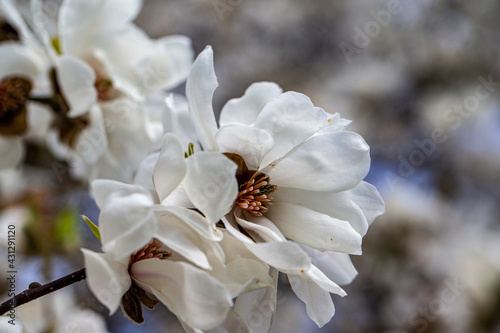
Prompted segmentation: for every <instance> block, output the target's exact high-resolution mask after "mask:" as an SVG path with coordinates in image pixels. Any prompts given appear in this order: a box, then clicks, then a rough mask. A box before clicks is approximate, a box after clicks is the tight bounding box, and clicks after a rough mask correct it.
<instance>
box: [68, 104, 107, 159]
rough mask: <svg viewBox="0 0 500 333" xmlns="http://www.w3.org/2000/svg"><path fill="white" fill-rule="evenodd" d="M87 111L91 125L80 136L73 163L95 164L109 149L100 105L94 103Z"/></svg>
mask: <svg viewBox="0 0 500 333" xmlns="http://www.w3.org/2000/svg"><path fill="white" fill-rule="evenodd" d="M87 111H89V113H88V114H89V116H90V125H89V126H87V127H86V128H85V129H84V130H83V131H82V132H81V133H80V135H79V136H78V139H77V141H76V145H75V154H74V155H75V157H74V159H75V160H74V161H73V163H75V162H76V163H78V162H83V163H85V164H94V163H96V162H97V160H98V159H99V158H100V157H102V155H104V154H105V152H106V151H107V150H108V138H107V133H106V128H105V127H104V119H103V114H102V112H101V108H100V106H99V105H97V104H94V105H92V106H91V107H90V109H88V110H87ZM108 151H109V150H108Z"/></svg>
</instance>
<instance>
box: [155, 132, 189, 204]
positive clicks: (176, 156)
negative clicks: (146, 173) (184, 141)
mask: <svg viewBox="0 0 500 333" xmlns="http://www.w3.org/2000/svg"><path fill="white" fill-rule="evenodd" d="M186 171H187V166H186V159H185V158H184V150H183V148H182V145H181V142H180V141H179V139H178V138H177V137H176V136H175V135H174V134H171V133H167V134H165V136H164V138H163V146H162V147H161V152H160V156H159V157H158V162H156V165H155V168H154V172H153V181H154V185H155V188H156V191H157V192H158V197H159V198H160V201H163V199H165V198H166V197H167V196H168V195H169V194H170V193H171V192H172V191H173V190H174V189H175V188H176V187H177V186H179V184H180V183H181V182H182V179H184V176H185V175H186Z"/></svg>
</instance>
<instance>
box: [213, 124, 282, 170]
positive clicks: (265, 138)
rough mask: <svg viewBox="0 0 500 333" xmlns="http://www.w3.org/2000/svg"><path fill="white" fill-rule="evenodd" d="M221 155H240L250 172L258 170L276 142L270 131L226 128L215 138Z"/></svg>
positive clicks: (234, 127) (234, 126)
mask: <svg viewBox="0 0 500 333" xmlns="http://www.w3.org/2000/svg"><path fill="white" fill-rule="evenodd" d="M215 139H216V140H217V144H218V145H219V149H220V152H221V153H226V152H228V153H234V154H238V155H240V156H241V157H243V159H244V160H245V163H246V165H247V167H248V168H249V169H250V170H257V169H258V168H259V165H260V162H261V161H262V159H263V158H264V156H265V155H266V154H267V153H268V152H269V151H270V150H271V149H272V147H273V145H274V140H273V137H272V136H271V134H269V132H268V131H266V130H263V129H259V128H256V127H250V126H244V125H229V126H224V127H222V128H221V129H219V131H218V132H217V135H216V137H215Z"/></svg>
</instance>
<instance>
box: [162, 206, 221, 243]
mask: <svg viewBox="0 0 500 333" xmlns="http://www.w3.org/2000/svg"><path fill="white" fill-rule="evenodd" d="M165 212H168V213H169V214H173V215H175V216H177V218H179V219H180V220H182V221H183V222H184V224H186V225H187V226H189V227H190V228H191V229H192V230H193V231H195V232H196V233H197V234H198V235H200V236H201V237H203V238H206V239H209V240H212V241H215V242H218V241H220V240H221V239H222V237H223V235H222V232H221V231H219V230H218V229H217V228H215V227H214V226H212V225H211V224H210V222H209V221H208V220H207V219H206V218H205V217H203V216H202V215H201V214H200V213H198V212H196V211H194V210H192V209H188V208H184V207H167V208H165Z"/></svg>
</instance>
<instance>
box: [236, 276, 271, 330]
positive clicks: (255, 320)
mask: <svg viewBox="0 0 500 333" xmlns="http://www.w3.org/2000/svg"><path fill="white" fill-rule="evenodd" d="M269 274H270V275H271V278H272V280H273V285H272V287H269V288H265V289H260V290H255V291H252V292H250V293H247V294H243V295H240V296H238V298H236V301H235V304H234V309H235V311H236V312H237V313H238V314H239V315H240V316H241V317H242V318H243V319H244V320H245V322H246V323H247V325H248V326H249V328H250V329H251V332H252V333H268V332H269V330H270V329H271V325H272V323H273V319H274V314H275V310H276V302H277V297H276V296H277V293H276V289H277V283H278V272H277V271H276V270H275V269H271V270H270V272H269Z"/></svg>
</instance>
